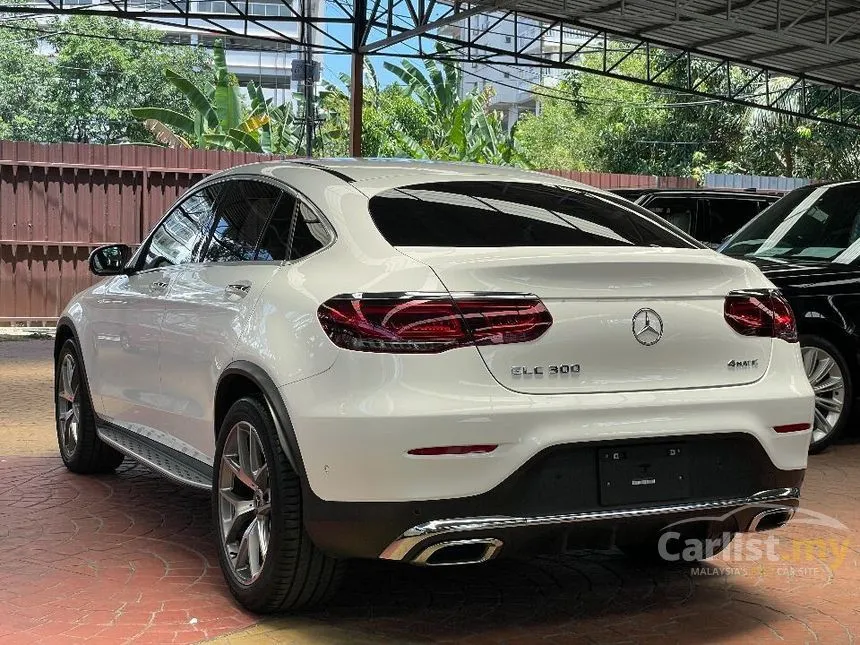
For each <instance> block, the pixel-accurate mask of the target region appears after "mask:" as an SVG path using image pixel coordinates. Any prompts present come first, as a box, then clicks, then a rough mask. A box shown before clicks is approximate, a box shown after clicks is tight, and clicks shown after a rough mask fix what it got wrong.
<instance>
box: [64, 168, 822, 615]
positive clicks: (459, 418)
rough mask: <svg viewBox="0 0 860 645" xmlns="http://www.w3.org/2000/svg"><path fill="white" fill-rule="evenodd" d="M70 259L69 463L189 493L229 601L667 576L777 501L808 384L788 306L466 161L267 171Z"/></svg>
mask: <svg viewBox="0 0 860 645" xmlns="http://www.w3.org/2000/svg"><path fill="white" fill-rule="evenodd" d="M90 266H91V269H92V270H93V271H94V272H95V273H96V274H97V275H100V276H106V278H105V279H103V280H102V281H100V282H99V283H98V284H96V285H95V286H93V287H91V288H89V289H86V290H85V291H83V292H82V293H80V294H78V295H77V296H76V297H75V298H74V299H73V300H72V301H71V302H70V303H69V305H68V307H67V308H66V309H65V311H64V313H63V314H62V317H61V318H60V320H59V323H58V325H57V336H56V351H55V357H56V397H55V398H56V420H57V435H58V439H59V447H60V452H61V454H62V458H63V461H64V462H65V464H66V466H67V467H68V468H69V469H70V470H71V471H73V472H76V473H96V472H105V471H110V470H112V469H114V468H116V467H117V466H118V465H119V464H120V462H121V461H122V460H123V458H124V457H125V456H129V457H132V458H133V459H135V460H136V461H138V462H140V463H141V464H144V465H146V466H148V467H150V468H152V469H154V470H156V471H159V472H160V473H162V474H164V475H166V476H167V477H170V478H171V479H173V480H175V481H177V482H179V483H182V484H186V485H189V486H195V487H198V488H203V489H211V491H212V517H213V526H214V530H215V533H216V534H217V541H218V552H219V557H220V561H221V566H222V568H223V571H224V575H225V578H226V580H227V583H228V585H229V587H230V589H231V591H232V593H233V594H234V596H235V597H236V598H237V599H238V601H239V602H240V603H241V604H242V605H244V606H245V607H247V608H249V609H251V610H254V611H257V612H272V611H279V610H285V609H295V608H298V607H303V606H308V605H310V604H313V603H318V602H320V601H323V600H324V599H326V598H327V597H328V596H329V595H330V594H331V593H332V591H333V590H334V588H335V586H336V583H337V581H338V579H339V577H340V575H341V571H342V568H343V563H344V562H345V561H346V560H348V559H350V558H383V559H387V560H397V561H401V562H406V563H412V564H420V565H457V564H472V563H478V562H484V561H486V560H489V559H491V558H494V557H496V556H499V555H501V556H505V555H509V554H512V553H535V552H541V553H547V552H562V551H564V550H566V549H572V548H582V547H606V548H609V547H612V546H617V547H620V548H621V549H622V550H624V551H626V552H627V553H630V554H633V555H637V554H638V555H651V556H653V555H656V554H657V553H658V551H659V555H662V556H663V557H664V558H666V559H672V558H669V557H667V556H666V553H665V551H666V550H667V549H669V550H671V549H675V551H677V550H679V549H680V548H682V546H683V544H685V543H686V542H688V541H689V540H700V541H705V540H706V539H707V542H708V543H709V544H711V545H712V547H713V548H712V549H711V550H712V551H716V550H719V549H720V548H722V547H724V546H725V545H726V544H727V543H728V540H729V539H731V536H732V535H734V534H735V533H737V532H744V531H754V530H764V529H769V528H775V527H778V526H781V525H782V524H784V523H785V522H786V521H788V519H789V518H790V517H791V515H792V514H793V512H794V509H795V507H796V506H797V504H798V500H799V494H800V486H801V483H802V480H803V476H804V472H805V468H806V459H807V449H808V446H809V440H810V427H811V423H812V417H813V393H812V389H811V387H810V385H809V381H808V380H807V378H806V375H805V373H804V369H803V364H802V361H801V356H800V350H799V347H798V343H797V335H796V330H795V321H794V317H793V314H792V312H791V309H790V308H789V306H788V305H787V304H786V302H785V300H784V299H783V297H782V296H781V295H780V293H779V292H778V291H776V290H775V289H774V286H773V285H772V284H771V283H770V282H768V280H767V279H766V278H765V277H764V276H763V275H762V274H761V273H760V272H759V270H758V269H756V268H755V267H754V266H752V265H751V264H748V263H746V262H742V261H739V260H735V259H731V258H728V257H725V256H722V255H719V254H718V253H716V252H714V251H711V250H709V249H707V248H704V247H703V246H702V245H700V244H699V243H698V242H696V241H694V240H693V239H691V238H689V237H687V236H686V235H684V234H683V233H681V232H680V231H678V230H677V229H675V228H673V227H672V226H671V225H669V224H668V223H666V222H665V221H664V220H662V219H660V218H659V217H657V216H655V215H654V214H652V213H650V212H648V211H646V210H644V209H641V208H639V207H637V206H635V205H633V204H631V203H629V202H627V201H625V200H623V199H621V198H619V197H616V196H613V195H611V194H608V193H604V192H601V191H598V190H595V189H593V188H589V187H586V186H583V185H580V184H577V183H574V182H570V181H566V180H563V179H559V178H556V177H550V176H547V175H541V174H536V173H528V172H521V171H516V170H511V169H504V168H495V167H488V166H472V165H454V164H431V163H414V162H402V161H363V160H354V161H348V160H341V161H324V160H316V161H307V162H271V163H261V164H255V165H249V166H243V167H238V168H234V169H232V170H229V171H226V172H221V173H218V174H216V175H214V176H212V177H209V178H208V179H206V180H204V181H202V182H201V183H199V184H198V185H196V186H195V187H194V188H192V189H191V190H189V191H188V192H187V193H186V194H185V196H184V197H182V199H180V200H179V202H178V203H177V204H176V205H175V206H174V207H173V208H171V209H170V211H169V212H168V213H167V214H166V215H165V216H164V218H163V219H162V220H161V222H160V223H159V224H158V225H157V226H156V227H155V229H154V230H153V231H152V232H151V233H150V234H149V236H148V237H147V238H146V240H145V241H144V242H143V243H142V244H141V246H140V247H139V248H138V249H137V250H136V251H134V252H132V250H131V249H130V248H129V247H127V246H124V245H110V246H104V247H100V248H99V249H96V250H95V251H94V252H93V253H92V255H91V257H90ZM670 525H672V526H676V527H679V526H682V527H683V534H682V535H679V536H676V538H673V539H672V540H666V539H664V538H665V536H666V532H665V531H666V527H667V526H670ZM713 536H717V537H713ZM709 553H710V552H709Z"/></svg>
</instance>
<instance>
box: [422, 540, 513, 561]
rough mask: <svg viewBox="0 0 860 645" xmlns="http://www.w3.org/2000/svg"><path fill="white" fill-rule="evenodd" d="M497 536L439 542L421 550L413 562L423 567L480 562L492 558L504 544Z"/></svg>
mask: <svg viewBox="0 0 860 645" xmlns="http://www.w3.org/2000/svg"><path fill="white" fill-rule="evenodd" d="M503 544H504V543H503V542H502V541H501V540H497V539H495V538H474V539H470V540H451V541H447V542H437V543H436V544H433V545H431V546H428V547H427V548H426V549H424V550H423V551H421V553H419V554H418V555H417V556H416V557H415V559H414V560H412V564H417V565H419V566H422V567H452V566H457V565H461V564H480V563H481V562H486V561H487V560H492V559H493V558H494V557H496V555H498V553H499V551H500V550H501V548H502V546H503Z"/></svg>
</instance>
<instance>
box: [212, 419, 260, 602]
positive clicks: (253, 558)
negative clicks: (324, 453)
mask: <svg viewBox="0 0 860 645" xmlns="http://www.w3.org/2000/svg"><path fill="white" fill-rule="evenodd" d="M218 487H219V494H220V500H221V536H222V545H223V547H224V549H225V551H226V554H227V556H228V559H229V561H230V564H231V566H232V569H233V572H234V573H235V574H236V577H237V578H238V579H239V581H240V582H241V583H242V584H246V585H247V584H251V583H252V582H253V581H254V580H255V579H256V578H257V576H259V575H260V572H261V571H262V570H263V565H264V564H265V560H266V554H267V552H268V549H269V537H270V517H271V510H272V503H271V492H270V490H269V466H268V464H267V463H266V456H265V452H264V451H263V446H262V442H261V441H260V437H259V435H258V434H257V431H256V429H255V428H254V427H253V426H252V425H251V424H250V423H248V422H245V421H242V422H239V423H237V424H236V425H234V426H233V427H232V428H231V429H230V432H229V434H228V436H227V440H226V442H225V444H224V449H223V451H222V456H221V465H220V469H219V475H218Z"/></svg>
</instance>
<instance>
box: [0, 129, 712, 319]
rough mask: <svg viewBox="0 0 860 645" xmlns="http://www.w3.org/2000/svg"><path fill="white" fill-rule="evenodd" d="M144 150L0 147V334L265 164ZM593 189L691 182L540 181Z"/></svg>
mask: <svg viewBox="0 0 860 645" xmlns="http://www.w3.org/2000/svg"><path fill="white" fill-rule="evenodd" d="M271 158H274V157H266V156H261V155H255V154H251V153H241V152H221V151H204V150H168V149H165V148H157V147H148V146H96V145H82V144H66V143H63V144H49V145H44V144H32V143H22V142H11V141H0V325H2V324H6V325H8V324H17V325H34V324H43V323H44V324H50V323H52V322H53V321H54V320H56V317H57V316H58V315H59V313H60V312H61V311H62V309H63V307H64V306H65V304H66V303H67V302H68V300H69V299H70V298H71V297H72V295H74V294H75V293H76V292H77V291H79V290H81V289H83V288H85V287H87V286H88V285H90V284H91V283H92V281H93V278H92V276H91V275H90V274H89V271H88V269H87V257H88V255H89V253H90V251H91V250H92V249H93V247H96V246H98V245H99V244H105V243H109V242H125V243H128V244H137V243H139V242H140V241H141V240H142V238H143V236H144V235H145V234H146V232H147V231H148V230H149V229H150V228H151V227H152V225H153V224H154V222H155V221H156V220H157V219H158V218H159V217H160V216H161V215H162V214H163V213H164V212H165V211H166V210H167V209H168V208H169V207H170V205H171V204H172V203H173V202H174V201H176V199H177V198H178V197H179V195H181V194H182V193H183V192H184V191H185V190H186V189H187V188H188V187H189V186H191V185H193V184H194V183H196V182H197V181H199V180H200V179H202V178H203V177H205V176H206V175H208V174H210V173H212V172H215V171H217V170H221V169H224V168H229V167H231V166H235V165H238V164H243V163H250V162H253V161H259V160H261V159H271ZM548 172H551V173H552V174H555V175H559V176H563V177H568V178H571V179H575V180H577V181H581V182H583V183H587V184H591V185H593V186H598V187H601V188H622V187H647V186H677V187H693V186H695V182H694V181H693V180H692V179H688V178H681V177H660V178H658V177H650V176H639V175H615V174H607V173H590V172H588V173H582V172H568V171H548Z"/></svg>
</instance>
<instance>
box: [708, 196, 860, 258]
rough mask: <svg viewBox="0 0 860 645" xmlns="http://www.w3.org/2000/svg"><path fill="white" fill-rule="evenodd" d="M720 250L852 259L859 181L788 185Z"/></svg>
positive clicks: (858, 242)
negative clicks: (788, 190)
mask: <svg viewBox="0 0 860 645" xmlns="http://www.w3.org/2000/svg"><path fill="white" fill-rule="evenodd" d="M720 250H721V251H722V252H723V253H726V254H727V255H733V256H738V257H759V258H798V259H810V260H829V261H832V262H839V263H848V262H852V261H854V260H855V259H857V258H858V257H860V183H851V184H841V185H836V186H806V187H804V188H800V189H798V190H795V191H792V192H791V193H789V194H788V195H786V196H785V197H783V198H782V199H780V200H779V201H777V202H776V203H774V204H773V205H772V206H771V207H770V208H768V209H766V210H765V211H763V212H762V213H761V214H760V215H759V216H758V217H757V218H755V219H754V220H752V221H751V222H750V223H749V224H747V225H746V226H745V227H743V228H742V229H741V230H740V231H738V232H737V233H735V234H734V236H732V237H731V238H730V239H729V240H728V241H727V242H726V243H725V244H724V245H723V247H722V248H721V249H720Z"/></svg>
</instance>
